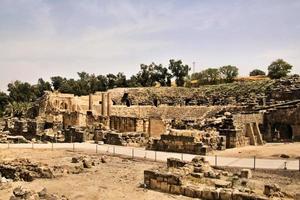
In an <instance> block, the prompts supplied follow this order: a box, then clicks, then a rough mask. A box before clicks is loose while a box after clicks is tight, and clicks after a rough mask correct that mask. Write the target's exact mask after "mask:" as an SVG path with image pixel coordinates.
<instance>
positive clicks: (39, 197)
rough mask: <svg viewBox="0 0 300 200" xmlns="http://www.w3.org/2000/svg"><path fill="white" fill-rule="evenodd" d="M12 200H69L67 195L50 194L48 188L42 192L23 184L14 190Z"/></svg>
mask: <svg viewBox="0 0 300 200" xmlns="http://www.w3.org/2000/svg"><path fill="white" fill-rule="evenodd" d="M10 200H68V198H66V197H65V196H61V197H60V196H58V195H56V194H49V193H48V192H47V189H46V188H43V190H41V191H40V192H38V193H37V192H35V191H33V190H29V189H27V188H23V187H21V186H19V187H16V188H15V189H14V190H13V196H11V197H10Z"/></svg>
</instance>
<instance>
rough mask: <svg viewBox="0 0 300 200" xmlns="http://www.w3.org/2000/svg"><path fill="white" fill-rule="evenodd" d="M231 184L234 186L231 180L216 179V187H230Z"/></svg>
mask: <svg viewBox="0 0 300 200" xmlns="http://www.w3.org/2000/svg"><path fill="white" fill-rule="evenodd" d="M231 186H232V183H231V182H230V181H225V180H215V187H216V188H230V187H231Z"/></svg>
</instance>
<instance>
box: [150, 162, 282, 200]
mask: <svg viewBox="0 0 300 200" xmlns="http://www.w3.org/2000/svg"><path fill="white" fill-rule="evenodd" d="M251 178H252V173H251V170H250V169H242V170H241V172H240V173H239V174H233V173H231V172H228V171H225V170H220V169H215V168H213V167H211V166H210V164H209V163H208V162H207V161H205V159H204V158H202V157H195V158H194V159H193V160H192V161H191V162H186V161H181V160H179V159H175V158H168V160H167V167H166V168H159V169H153V170H145V171H144V187H146V188H148V189H151V190H157V191H161V192H165V193H170V194H176V195H183V196H187V197H191V198H198V199H204V200H219V199H222V200H235V199H240V200H249V199H257V200H266V199H269V198H272V197H278V198H287V199H288V195H287V194H286V193H284V192H282V191H281V190H280V188H279V187H278V185H276V184H265V187H264V188H261V190H255V191H254V190H253V188H251V186H250V182H251V181H252V180H251Z"/></svg>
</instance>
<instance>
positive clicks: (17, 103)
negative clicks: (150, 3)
mask: <svg viewBox="0 0 300 200" xmlns="http://www.w3.org/2000/svg"><path fill="white" fill-rule="evenodd" d="M291 69H292V66H291V65H290V64H288V63H287V62H285V61H284V60H282V59H278V60H276V61H274V62H272V63H271V64H270V65H269V67H268V76H269V77H270V78H272V79H277V78H281V77H284V76H286V75H287V74H288V73H290V71H291ZM190 70H191V68H190V67H189V66H188V65H186V64H184V63H183V62H182V61H181V60H174V59H172V60H170V61H169V64H168V67H165V66H163V65H162V64H156V63H154V62H152V63H150V64H149V65H146V64H141V65H140V70H139V71H138V73H137V74H134V75H132V76H131V77H130V78H127V77H126V75H125V74H124V73H122V72H119V73H117V74H111V73H109V74H107V75H95V74H89V73H86V72H78V73H77V74H78V79H73V78H71V79H67V78H65V77H61V76H54V77H51V78H50V80H51V81H50V82H48V81H45V80H43V79H42V78H40V79H38V82H37V84H34V85H31V84H29V83H27V82H21V81H18V80H17V81H15V82H13V83H9V84H8V89H7V91H8V95H7V94H6V93H4V92H0V115H1V114H2V113H3V112H4V111H5V108H7V107H8V108H10V112H20V110H26V109H27V107H29V106H28V103H30V102H33V101H35V100H36V99H38V98H39V97H41V96H42V95H43V94H44V92H45V91H53V90H55V91H59V92H62V93H71V94H74V95H77V96H81V95H88V94H90V93H95V92H96V91H106V90H108V89H113V88H117V87H152V86H155V85H157V84H159V85H160V86H162V87H164V86H171V84H172V80H174V82H175V83H176V86H178V87H182V86H186V87H190V86H191V82H196V84H193V86H196V87H197V86H200V85H207V84H219V83H230V82H233V81H234V79H235V78H236V77H237V76H238V74H239V69H238V67H236V66H232V65H226V66H222V67H219V68H207V69H205V70H202V71H200V72H196V73H193V74H191V75H189V71H190ZM249 75H250V76H257V75H266V74H265V72H264V71H262V70H260V69H255V70H253V71H251V72H250V74H249ZM8 105H9V106H8Z"/></svg>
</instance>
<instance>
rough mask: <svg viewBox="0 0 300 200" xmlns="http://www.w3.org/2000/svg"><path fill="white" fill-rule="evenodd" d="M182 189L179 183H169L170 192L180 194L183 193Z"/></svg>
mask: <svg viewBox="0 0 300 200" xmlns="http://www.w3.org/2000/svg"><path fill="white" fill-rule="evenodd" d="M182 190H183V189H182V187H181V186H179V185H171V186H170V193H172V194H177V195H179V194H182V193H183V192H182ZM183 191H184V190H183Z"/></svg>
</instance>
